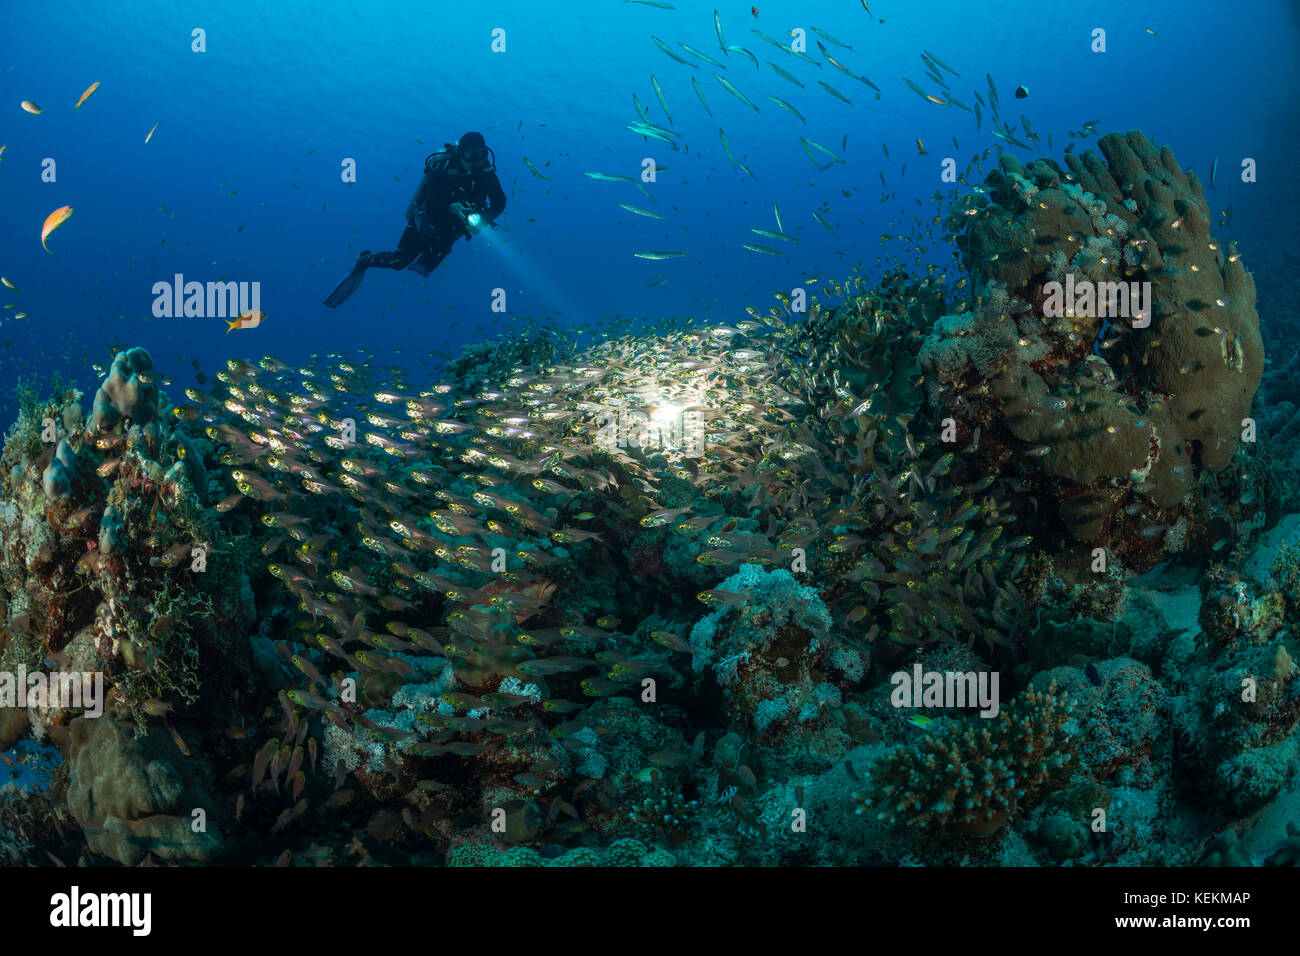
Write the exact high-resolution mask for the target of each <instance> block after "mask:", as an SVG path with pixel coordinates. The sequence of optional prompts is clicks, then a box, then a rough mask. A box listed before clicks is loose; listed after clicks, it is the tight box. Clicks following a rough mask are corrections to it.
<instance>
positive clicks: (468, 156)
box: [456, 146, 496, 173]
mask: <svg viewBox="0 0 1300 956" xmlns="http://www.w3.org/2000/svg"><path fill="white" fill-rule="evenodd" d="M456 157H457V158H458V159H459V160H460V162H461V165H463V166H464V167H465V168H466V169H468V170H469V171H470V172H473V173H491V172H495V171H496V154H495V153H493V152H492V149H491V147H488V146H457V147H456Z"/></svg>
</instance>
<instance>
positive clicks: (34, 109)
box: [19, 100, 41, 116]
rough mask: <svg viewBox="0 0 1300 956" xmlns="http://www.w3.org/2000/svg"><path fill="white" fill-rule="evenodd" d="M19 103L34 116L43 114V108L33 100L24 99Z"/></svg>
mask: <svg viewBox="0 0 1300 956" xmlns="http://www.w3.org/2000/svg"><path fill="white" fill-rule="evenodd" d="M19 105H20V106H22V108H23V109H25V110H26V111H27V112H29V113H31V114H32V115H33V116H40V115H41V108H40V107H39V106H37V105H36V104H35V103H33V102H32V101H31V100H23V101H22V103H20V104H19Z"/></svg>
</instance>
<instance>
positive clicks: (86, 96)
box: [72, 80, 99, 113]
mask: <svg viewBox="0 0 1300 956" xmlns="http://www.w3.org/2000/svg"><path fill="white" fill-rule="evenodd" d="M97 89H99V80H96V81H95V82H94V83H91V84H90V86H89V87H88V88H87V89H86V92H84V93H82V94H81V99H79V100H77V105H76V106H74V107H73V108H72V112H74V113H75V112H76V111H77V110H79V109H81V104H82V103H84V102H86V100H88V99H90V94H91V93H93V92H95V90H97Z"/></svg>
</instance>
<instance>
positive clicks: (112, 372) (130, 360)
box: [86, 348, 158, 434]
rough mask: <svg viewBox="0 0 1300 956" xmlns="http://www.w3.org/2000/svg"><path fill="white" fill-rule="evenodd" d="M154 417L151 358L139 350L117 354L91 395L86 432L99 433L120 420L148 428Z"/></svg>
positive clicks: (155, 397) (155, 388) (155, 390)
mask: <svg viewBox="0 0 1300 956" xmlns="http://www.w3.org/2000/svg"><path fill="white" fill-rule="evenodd" d="M157 417H158V386H157V385H155V384H154V374H153V359H152V357H150V355H149V353H148V352H147V351H146V350H144V349H142V348H131V349H124V350H122V351H121V352H118V353H117V355H116V356H114V357H113V366H112V368H110V369H109V372H108V377H107V378H106V379H104V384H103V385H101V386H100V387H99V391H98V392H96V393H95V402H94V405H93V407H92V408H91V411H90V421H89V422H88V423H87V425H86V433H87V434H96V433H98V432H102V431H104V430H105V429H108V428H112V427H113V426H114V425H116V424H117V423H118V422H120V421H122V420H123V419H130V421H131V423H132V424H134V425H148V424H150V423H151V422H153V421H154V420H155V419H157Z"/></svg>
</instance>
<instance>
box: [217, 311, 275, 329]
mask: <svg viewBox="0 0 1300 956" xmlns="http://www.w3.org/2000/svg"><path fill="white" fill-rule="evenodd" d="M264 318H266V313H264V312H259V311H257V310H256V309H249V310H248V311H247V312H245V313H243V314H242V315H241V316H240V317H239V318H237V319H235V321H233V322H227V323H226V334H227V335H229V334H230V333H231V332H233V331H235V329H255V328H257V327H258V326H259V325H261V324H262V320H263V319H264Z"/></svg>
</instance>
